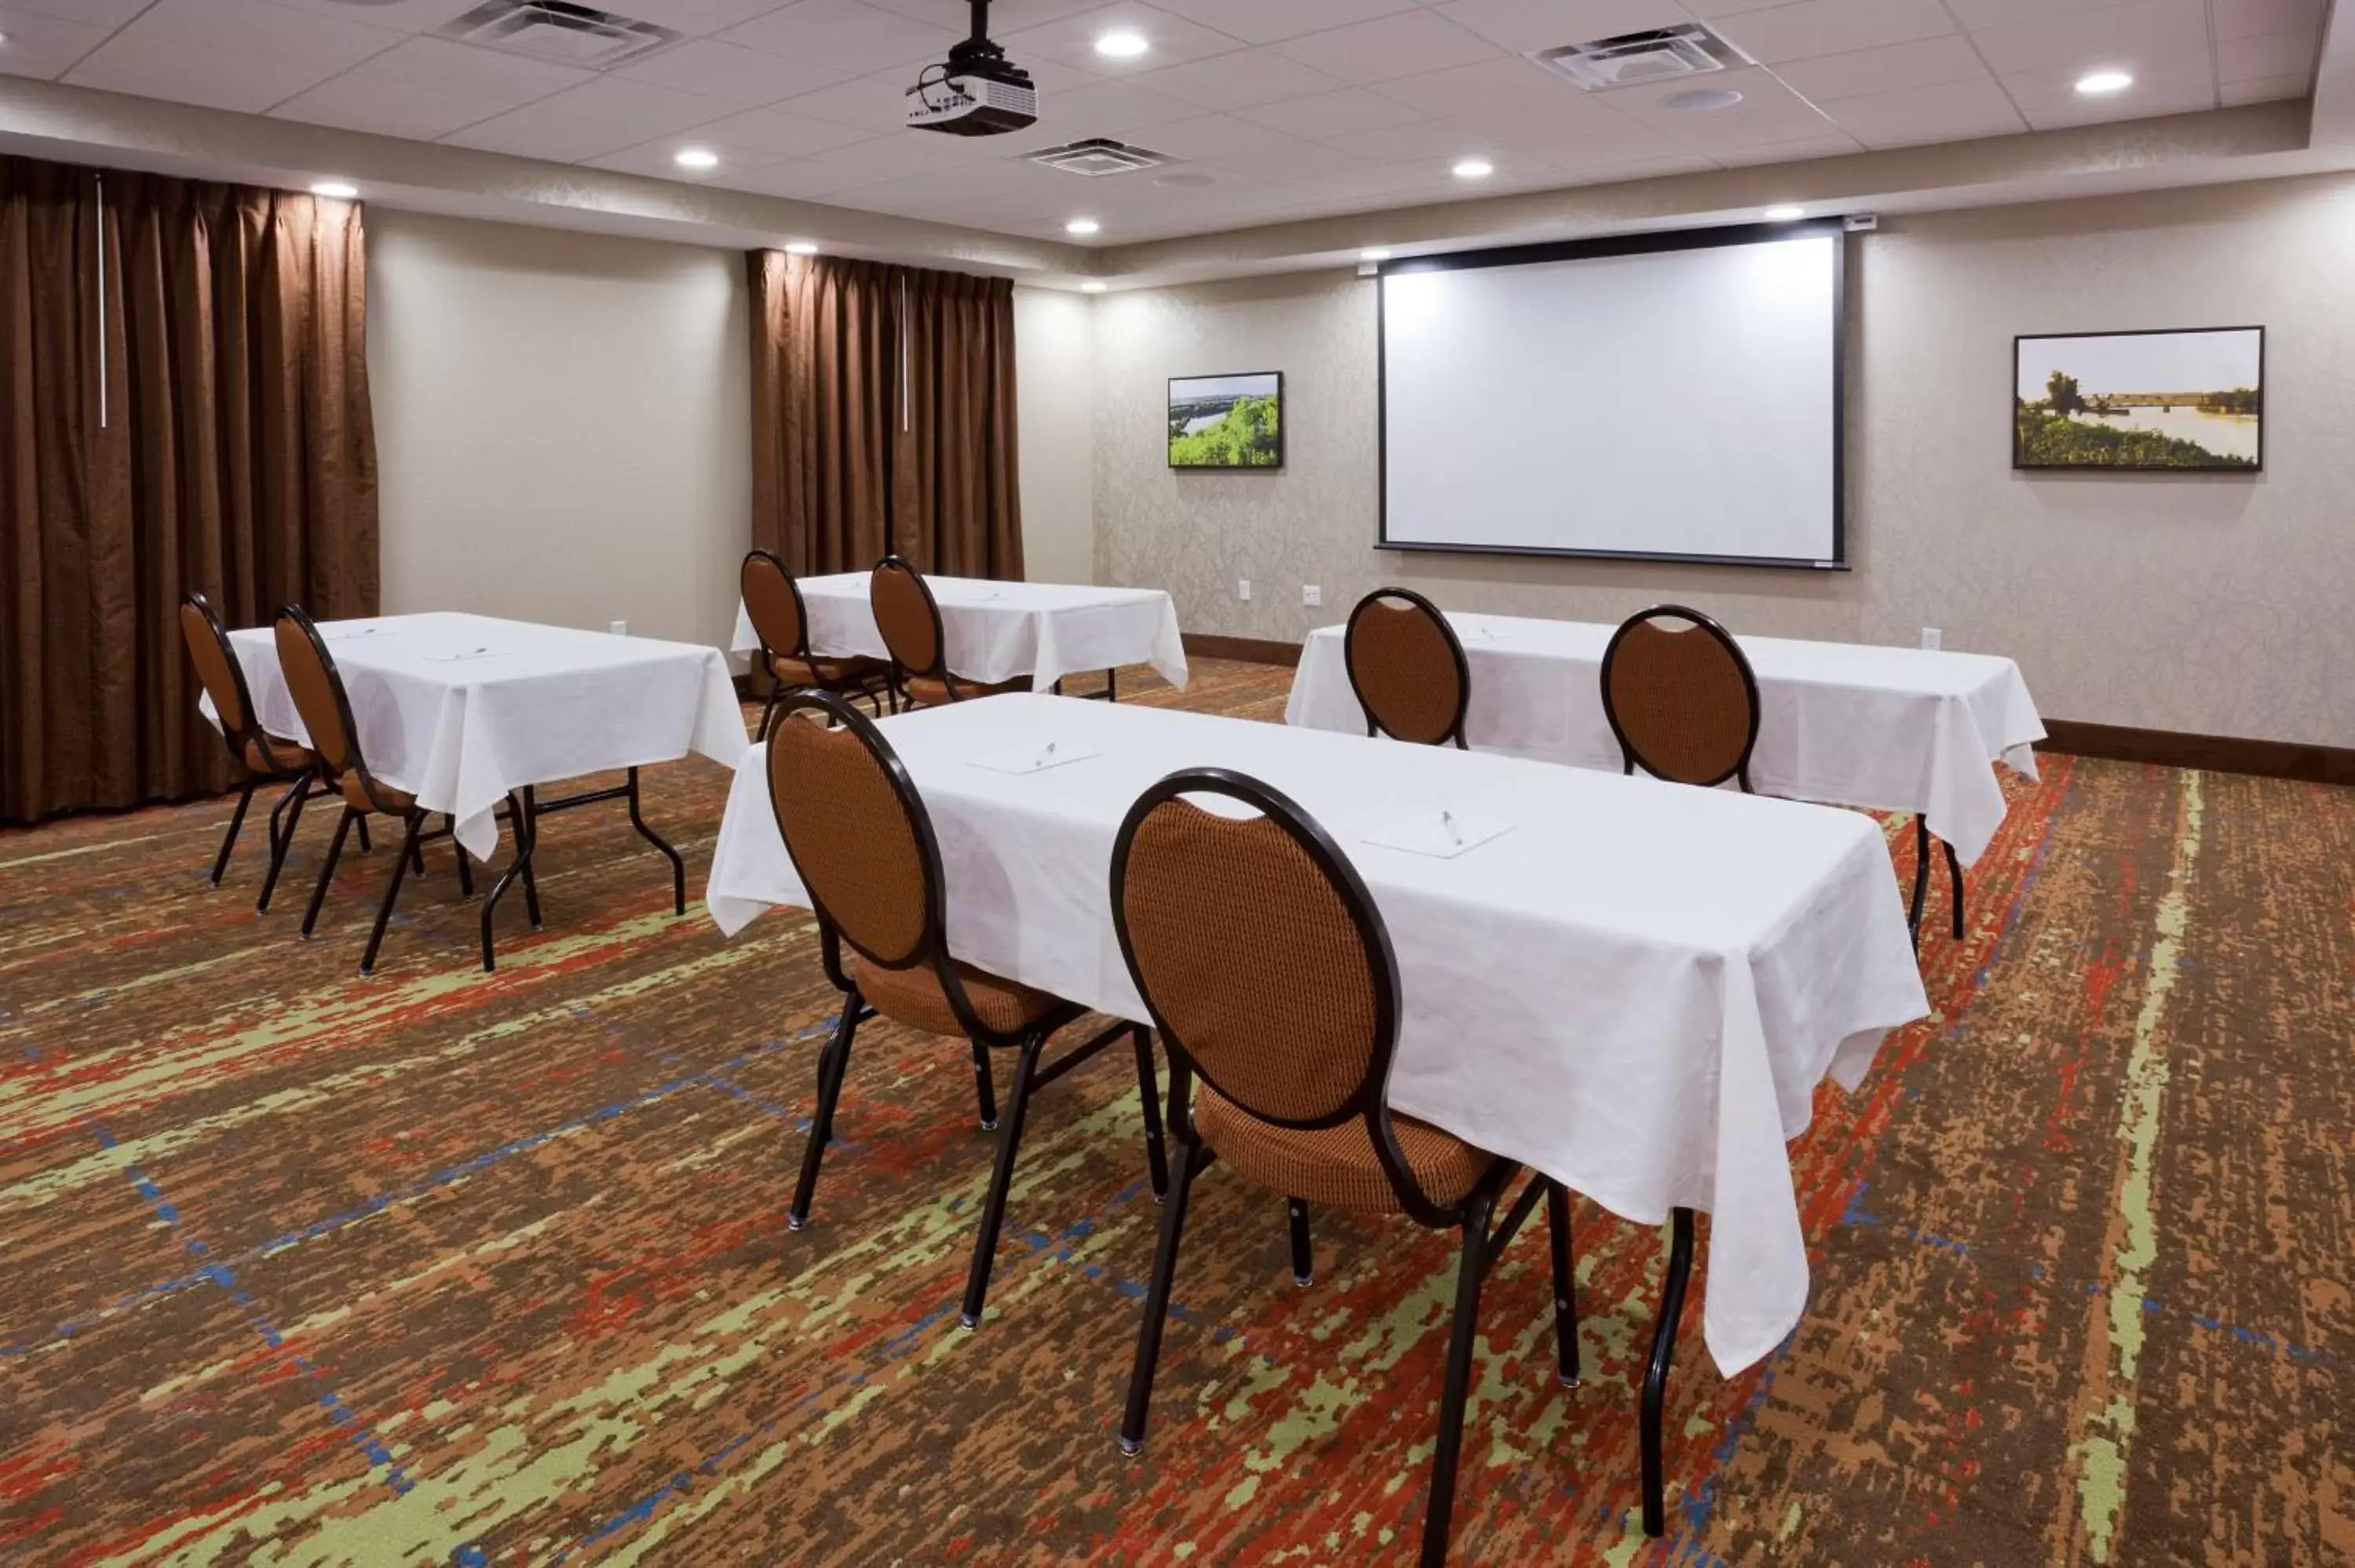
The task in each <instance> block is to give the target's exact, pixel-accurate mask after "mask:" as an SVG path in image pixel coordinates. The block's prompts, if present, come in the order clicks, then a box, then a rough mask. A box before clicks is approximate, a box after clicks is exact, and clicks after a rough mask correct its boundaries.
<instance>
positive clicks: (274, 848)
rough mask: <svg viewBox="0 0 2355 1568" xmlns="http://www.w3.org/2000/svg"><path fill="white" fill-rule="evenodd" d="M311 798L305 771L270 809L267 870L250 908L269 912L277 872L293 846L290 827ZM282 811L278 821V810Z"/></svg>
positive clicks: (276, 889) (292, 831) (262, 913)
mask: <svg viewBox="0 0 2355 1568" xmlns="http://www.w3.org/2000/svg"><path fill="white" fill-rule="evenodd" d="M310 798H311V776H310V775H309V774H308V773H305V774H304V775H303V777H301V778H300V779H296V780H294V788H293V789H289V790H288V791H286V793H285V795H284V796H283V797H282V798H281V799H280V800H279V802H278V804H277V806H276V807H275V808H274V809H273V810H272V811H271V813H270V870H269V871H268V873H267V874H264V875H263V877H262V879H261V896H260V897H259V898H256V899H255V900H254V901H253V912H254V913H255V914H256V915H266V914H268V913H269V912H270V899H271V895H272V894H274V893H276V892H277V891H278V874H279V873H280V872H282V871H283V870H285V869H286V852H287V851H289V850H291V849H293V847H294V827H295V824H296V823H298V822H300V821H302V820H303V802H304V801H305V800H309V799H310ZM280 811H283V812H285V813H286V821H284V822H281V821H279V820H278V813H279V812H280Z"/></svg>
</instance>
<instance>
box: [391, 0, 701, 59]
mask: <svg viewBox="0 0 2355 1568" xmlns="http://www.w3.org/2000/svg"><path fill="white" fill-rule="evenodd" d="M433 30H434V32H435V33H437V34H439V35H440V36H441V37H445V38H455V39H457V40H458V41H459V42H461V43H467V44H481V45H483V46H484V47H485V48H494V49H504V50H506V52H507V53H508V54H511V55H527V56H529V57H530V58H533V59H536V60H555V61H557V62H558V63H559V64H562V65H569V66H585V67H587V68H588V69H591V70H610V69H613V67H615V66H617V65H625V64H627V63H628V62H630V61H631V60H634V59H636V58H638V57H639V56H641V55H645V54H651V53H653V52H654V51H655V50H656V49H658V48H662V47H663V46H664V45H665V44H668V43H675V42H677V40H678V39H679V38H680V37H684V36H685V35H683V34H681V33H678V32H677V31H675V30H673V29H672V28H669V27H658V26H655V24H653V23H652V22H640V21H636V20H634V19H633V18H631V17H628V16H614V15H613V13H612V12H610V11H597V10H592V9H591V8H590V7H589V6H586V5H572V4H570V0H484V4H482V5H477V6H475V7H474V9H473V10H471V11H469V12H467V13H466V14H465V15H464V16H459V17H457V18H456V19H454V20H453V21H448V22H444V23H442V26H439V27H436V28H435V29H433Z"/></svg>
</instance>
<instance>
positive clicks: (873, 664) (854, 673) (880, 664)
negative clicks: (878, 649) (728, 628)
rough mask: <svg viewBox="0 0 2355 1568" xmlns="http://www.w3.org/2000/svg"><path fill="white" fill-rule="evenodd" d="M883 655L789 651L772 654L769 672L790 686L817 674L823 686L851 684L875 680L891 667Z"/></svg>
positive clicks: (802, 683) (818, 680) (807, 682)
mask: <svg viewBox="0 0 2355 1568" xmlns="http://www.w3.org/2000/svg"><path fill="white" fill-rule="evenodd" d="M890 667H891V666H890V661H888V660H883V659H862V658H851V659H817V658H810V659H797V658H794V656H793V655H792V654H789V653H772V654H770V655H769V673H770V674H772V675H773V676H775V677H776V678H777V679H778V680H780V681H783V682H784V683H785V684H787V685H789V686H805V685H807V684H809V683H810V678H811V677H812V676H815V677H816V679H817V683H818V684H819V685H821V686H840V685H847V684H849V683H851V682H853V681H872V680H874V679H876V678H877V677H879V676H880V675H881V674H882V673H884V672H885V671H886V670H888V669H890Z"/></svg>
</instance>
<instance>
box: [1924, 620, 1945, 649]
mask: <svg viewBox="0 0 2355 1568" xmlns="http://www.w3.org/2000/svg"><path fill="white" fill-rule="evenodd" d="M1945 641H1946V634H1945V632H1943V631H1941V630H1938V629H1937V628H1936V627H1934V626H1925V627H1923V629H1922V646H1923V648H1925V649H1927V650H1928V651H1930V652H1937V651H1938V650H1939V649H1941V648H1943V647H1945Z"/></svg>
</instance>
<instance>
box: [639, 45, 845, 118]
mask: <svg viewBox="0 0 2355 1568" xmlns="http://www.w3.org/2000/svg"><path fill="white" fill-rule="evenodd" d="M613 75H615V76H617V77H622V78H625V79H629V80H631V81H645V82H652V83H653V84H654V85H655V86H656V87H668V88H675V89H677V90H678V91H680V92H700V93H704V94H707V95H709V97H712V98H724V99H727V100H728V101H730V102H731V103H774V102H775V101H777V100H779V99H781V98H791V97H792V96H793V95H794V94H795V93H797V92H814V91H815V90H817V89H819V88H821V87H826V86H829V85H831V84H832V83H835V82H837V81H840V80H842V79H843V77H844V73H843V72H841V71H839V70H837V69H834V68H833V67H832V66H823V65H819V64H817V63H816V62H815V61H814V60H796V59H787V58H784V57H783V55H773V54H766V53H763V52H762V50H759V49H748V48H744V47H743V46H742V45H741V44H723V43H721V42H719V40H718V39H716V38H689V39H687V41H686V42H685V43H679V44H673V45H672V46H671V47H670V48H666V49H665V50H663V51H662V52H661V53H660V54H657V55H649V56H647V57H646V58H645V59H642V60H635V61H633V62H632V63H630V64H629V65H625V66H623V67H622V68H621V69H618V70H616V71H614V72H613Z"/></svg>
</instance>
